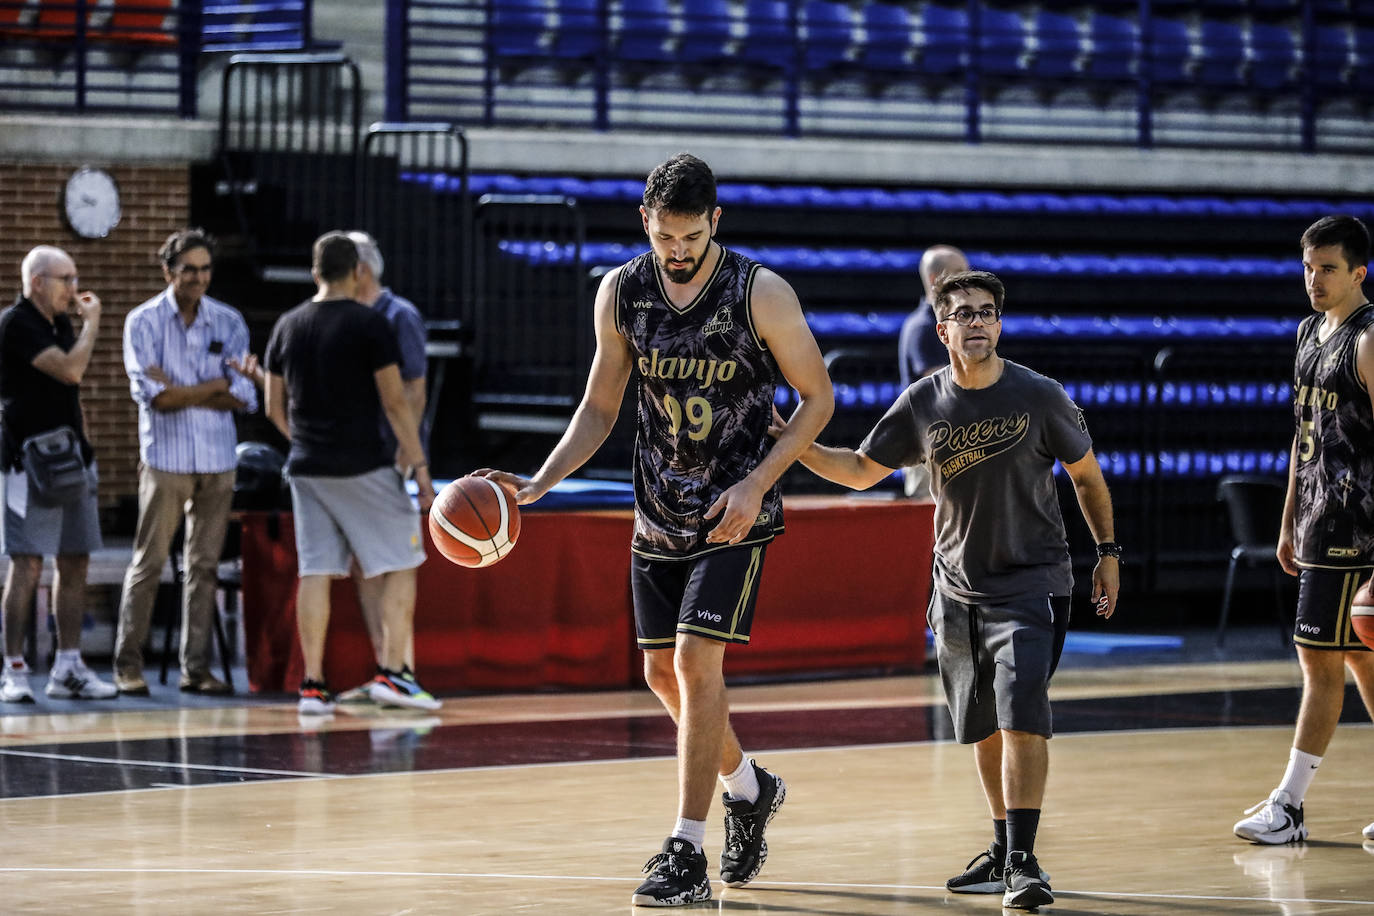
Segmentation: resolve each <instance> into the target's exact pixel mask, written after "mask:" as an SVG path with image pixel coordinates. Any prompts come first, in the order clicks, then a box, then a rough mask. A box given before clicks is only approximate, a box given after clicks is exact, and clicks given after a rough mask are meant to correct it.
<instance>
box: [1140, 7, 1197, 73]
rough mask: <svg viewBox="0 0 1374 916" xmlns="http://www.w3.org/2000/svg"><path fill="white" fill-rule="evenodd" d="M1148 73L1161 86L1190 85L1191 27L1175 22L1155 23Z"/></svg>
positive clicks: (1148, 46)
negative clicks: (1165, 84)
mask: <svg viewBox="0 0 1374 916" xmlns="http://www.w3.org/2000/svg"><path fill="white" fill-rule="evenodd" d="M1146 44H1147V47H1146V54H1145V59H1146V62H1147V66H1146V73H1147V74H1148V75H1149V77H1150V79H1152V80H1154V81H1155V82H1157V83H1186V82H1188V80H1189V73H1188V70H1189V62H1190V59H1191V57H1192V42H1191V40H1190V39H1189V37H1188V24H1187V23H1185V22H1179V21H1177V20H1174V19H1151V20H1150V33H1149V40H1148V42H1147V43H1146Z"/></svg>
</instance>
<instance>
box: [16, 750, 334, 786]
mask: <svg viewBox="0 0 1374 916" xmlns="http://www.w3.org/2000/svg"><path fill="white" fill-rule="evenodd" d="M0 754H2V755H5V756H8V757H37V758H39V759H42V760H66V761H69V762H71V763H101V764H107V765H110V766H124V767H155V768H157V769H161V770H206V771H209V772H213V773H256V774H258V775H261V776H280V777H283V778H293V777H300V776H308V777H312V778H322V779H338V778H340V777H339V776H338V775H337V774H335V773H302V772H298V771H296V770H265V769H260V768H258V767H233V766H222V765H217V764H211V763H181V762H179V761H176V760H130V759H126V758H123V757H86V756H83V755H81V754H50V753H44V752H42V751H21V750H16V749H13V748H0Z"/></svg>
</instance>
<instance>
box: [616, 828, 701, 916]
mask: <svg viewBox="0 0 1374 916" xmlns="http://www.w3.org/2000/svg"><path fill="white" fill-rule="evenodd" d="M644 873H645V874H646V875H648V876H649V879H648V880H647V881H645V882H644V883H643V884H641V885H640V886H639V887H637V888H635V895H634V896H633V897H631V898H630V903H631V904H632V905H634V906H686V905H687V904H689V903H698V902H700V901H702V900H710V899H711V881H710V879H709V878H707V877H706V854H705V853H701V852H696V851H695V850H694V849H693V847H692V844H691V843H689V842H688V841H687V840H684V839H682V838H680V837H675V836H670V837H668V839H666V840H664V841H663V851H662V852H660V853H659V854H658V855H656V856H654V857H653V858H652V859H650V860H649V861H648V862H645V863H644Z"/></svg>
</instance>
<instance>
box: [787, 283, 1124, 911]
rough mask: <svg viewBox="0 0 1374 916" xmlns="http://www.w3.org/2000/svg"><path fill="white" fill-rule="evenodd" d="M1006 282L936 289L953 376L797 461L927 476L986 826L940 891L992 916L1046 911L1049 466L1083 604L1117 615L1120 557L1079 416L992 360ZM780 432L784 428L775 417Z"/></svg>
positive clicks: (941, 633) (836, 469) (866, 476)
mask: <svg viewBox="0 0 1374 916" xmlns="http://www.w3.org/2000/svg"><path fill="white" fill-rule="evenodd" d="M1003 296H1004V290H1003V287H1002V282H1001V281H1000V280H999V279H998V278H997V277H996V276H994V275H993V274H990V273H987V272H985V271H963V272H960V273H955V274H950V275H948V276H946V277H944V278H943V279H941V280H940V281H939V282H938V283H937V284H936V285H935V290H934V300H933V301H934V303H935V306H936V308H937V314H938V315H939V316H940V320H939V323H938V324H937V325H936V332H937V333H938V334H939V335H940V340H941V341H942V342H943V343H944V345H945V347H946V348H947V350H948V352H949V365H948V366H946V367H945V368H943V369H941V370H940V371H939V372H936V373H934V374H933V375H928V376H926V377H925V378H923V379H921V380H919V381H918V382H917V383H916V384H914V385H912V386H911V387H909V388H907V389H906V391H904V392H903V393H902V395H901V397H899V398H898V399H897V401H896V403H894V404H893V405H892V407H891V408H889V409H888V412H887V414H886V415H885V416H884V417H883V418H882V419H881V420H879V421H878V425H877V426H875V427H874V428H873V430H872V432H870V433H869V434H868V437H867V438H866V439H865V440H864V442H863V444H862V445H860V446H859V448H858V450H857V451H855V450H853V449H847V448H829V447H826V446H822V445H817V444H812V445H811V446H810V447H809V448H808V449H807V450H806V451H805V452H803V453H802V455H801V462H802V464H804V465H806V466H807V467H808V468H810V469H811V470H812V471H814V472H816V473H817V474H819V475H820V476H822V477H824V478H825V479H826V480H832V481H834V482H835V483H838V484H843V485H844V486H847V487H853V488H854V489H858V490H863V489H867V488H868V487H871V486H873V485H874V484H875V483H877V482H878V481H880V480H883V479H884V478H886V477H887V476H888V475H889V474H891V473H892V472H893V470H895V469H896V468H899V467H906V466H909V465H913V464H917V463H923V464H925V465H926V466H927V467H928V468H929V470H930V488H931V494H932V496H933V497H934V499H935V577H934V578H935V582H934V586H935V590H934V595H933V597H932V599H931V603H930V610H929V612H928V614H927V619H928V620H929V622H930V627H931V630H932V631H934V633H935V650H936V656H937V658H938V660H939V663H940V676H941V679H942V680H943V682H944V687H945V696H946V698H947V701H948V703H949V711H950V714H951V716H952V717H953V719H954V735H955V738H956V739H957V740H958V741H959V742H960V743H961V744H973V758H974V762H975V764H976V765H977V767H978V776H979V779H980V780H981V782H982V785H983V793H984V795H986V796H987V802H988V808H989V809H990V811H991V813H992V818H993V842H992V845H991V847H990V848H989V849H988V850H987V851H986V852H983V853H979V854H978V855H977V856H976V857H974V859H973V861H972V862H970V863H969V864H968V867H967V868H966V870H965V871H964V872H963V873H962V874H960V875H956V876H954V877H953V878H950V879H949V881H947V882H946V884H945V886H946V888H948V889H949V890H950V891H953V892H955V893H964V894H995V893H1001V894H1002V895H1003V896H1002V905H1003V906H1008V907H1017V908H1022V909H1031V908H1034V907H1037V906H1044V905H1045V904H1048V903H1053V902H1054V895H1053V894H1052V893H1051V892H1050V887H1049V876H1048V875H1046V874H1045V873H1044V872H1043V871H1041V869H1040V866H1039V863H1038V862H1037V861H1036V858H1035V836H1036V831H1037V829H1038V827H1039V823H1040V809H1041V804H1042V799H1043V797H1044V792H1045V778H1046V775H1047V773H1048V770H1049V742H1048V739H1049V738H1050V736H1051V735H1052V734H1053V729H1052V721H1051V718H1050V701H1049V692H1048V689H1049V680H1050V675H1052V674H1053V673H1054V669H1055V666H1056V665H1057V664H1058V663H1059V655H1060V652H1062V651H1063V648H1064V637H1065V635H1066V633H1067V631H1068V625H1069V597H1070V592H1071V591H1072V589H1073V566H1072V563H1071V562H1070V559H1069V551H1068V546H1067V544H1066V542H1065V536H1064V521H1063V518H1062V516H1061V515H1060V512H1059V499H1058V495H1057V493H1056V489H1055V484H1054V477H1053V471H1054V464H1055V462H1056V461H1059V462H1060V463H1061V464H1063V466H1064V470H1065V471H1067V472H1068V475H1069V479H1070V480H1072V481H1073V486H1074V490H1075V491H1076V493H1077V495H1078V504H1079V506H1080V507H1081V508H1082V510H1083V517H1084V518H1085V519H1086V520H1087V522H1088V528H1089V529H1091V531H1092V533H1093V536H1094V537H1095V538H1096V539H1097V542H1098V544H1097V556H1098V562H1097V567H1096V568H1095V569H1094V570H1093V592H1092V598H1093V602H1094V604H1095V606H1096V610H1097V613H1098V614H1099V615H1100V616H1103V617H1111V616H1112V613H1113V612H1114V611H1115V610H1116V599H1117V590H1118V587H1119V578H1120V576H1119V570H1118V563H1119V562H1120V557H1121V547H1120V545H1118V544H1117V543H1115V541H1114V540H1113V519H1112V501H1111V495H1110V494H1109V493H1108V491H1107V483H1106V481H1105V480H1104V479H1103V477H1102V469H1101V467H1100V466H1099V465H1098V463H1097V458H1096V456H1095V455H1094V454H1093V450H1092V439H1091V438H1090V437H1089V436H1088V430H1087V424H1086V423H1085V422H1084V420H1083V413H1082V411H1080V410H1079V409H1078V407H1077V405H1075V404H1074V403H1073V401H1071V400H1070V399H1069V396H1068V395H1067V394H1066V393H1065V392H1064V389H1063V387H1062V386H1061V385H1060V384H1059V383H1058V382H1056V381H1054V380H1053V379H1049V378H1046V377H1045V376H1043V375H1039V374H1037V373H1035V372H1032V371H1031V370H1029V369H1027V368H1025V367H1024V366H1020V365H1018V364H1016V363H1014V362H1011V361H1010V360H1006V359H1003V358H1002V357H1000V356H998V355H997V342H998V339H999V338H1000V336H1001V332H1002V303H1003ZM776 420H777V422H776V424H775V426H774V429H775V431H776V432H777V433H778V434H779V435H785V434H786V432H785V431H786V429H787V426H788V424H784V423H783V422H782V418H781V417H777V418H776Z"/></svg>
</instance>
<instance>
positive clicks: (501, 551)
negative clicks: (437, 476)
mask: <svg viewBox="0 0 1374 916" xmlns="http://www.w3.org/2000/svg"><path fill="white" fill-rule="evenodd" d="M429 533H430V537H432V538H433V539H434V546H435V547H437V548H438V549H439V552H440V553H442V554H443V555H444V556H445V557H447V558H448V559H449V560H451V561H452V562H454V563H457V564H458V565H459V566H468V567H472V568H474V569H480V568H481V567H483V566H490V565H491V564H493V563H495V562H496V561H497V560H500V559H502V558H504V557H505V556H506V555H507V554H509V553H510V552H511V549H512V548H514V547H515V540H516V538H518V537H519V536H520V510H519V509H518V508H517V507H516V505H515V497H513V496H511V495H510V493H509V492H507V491H506V489H505V488H504V487H502V486H501V485H500V484H498V483H497V482H496V481H494V480H488V479H487V478H485V477H460V478H458V479H457V480H455V481H453V482H452V483H450V484H448V486H446V487H444V488H443V489H442V490H440V491H439V495H438V496H436V497H434V506H433V507H432V508H431V509H430V510H429Z"/></svg>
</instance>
